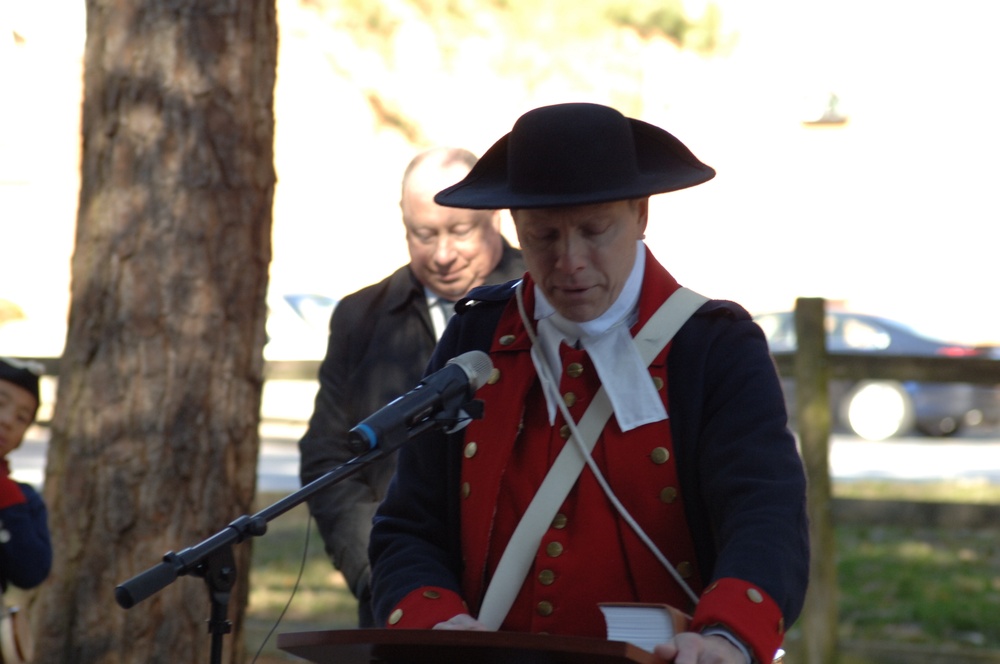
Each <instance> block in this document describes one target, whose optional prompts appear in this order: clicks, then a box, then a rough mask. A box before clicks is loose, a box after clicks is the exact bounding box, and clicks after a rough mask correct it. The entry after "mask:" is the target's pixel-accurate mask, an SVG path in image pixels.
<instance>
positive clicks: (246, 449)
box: [30, 0, 277, 664]
mask: <svg viewBox="0 0 1000 664" xmlns="http://www.w3.org/2000/svg"><path fill="white" fill-rule="evenodd" d="M276 60H277V25H276V11H275V0H117V1H114V0H88V2H87V45H86V52H85V58H84V68H85V74H84V87H85V93H84V103H83V156H82V184H81V191H80V207H79V211H78V218H77V234H76V247H75V251H74V255H73V263H72V275H73V285H72V300H71V305H70V315H69V332H68V336H67V340H66V345H65V352H64V355H63V359H62V363H61V365H60V368H59V372H60V381H59V388H58V394H57V403H56V408H55V413H54V416H53V421H52V437H51V440H50V444H49V458H48V462H47V469H46V477H45V499H46V502H47V504H48V506H49V511H50V519H49V520H50V525H51V528H52V534H53V542H54V547H55V560H54V567H53V572H52V575H51V577H50V578H49V580H48V581H47V582H46V583H45V584H43V587H42V589H41V590H40V591H39V593H38V594H37V596H36V597H35V598H34V600H35V601H34V602H33V603H32V606H31V612H30V616H31V618H32V619H33V623H34V630H35V637H36V642H37V657H36V661H37V662H52V663H59V664H64V663H65V662H81V663H91V662H136V663H138V662H142V663H143V664H146V663H150V662H198V661H208V659H209V644H210V638H209V635H208V634H207V630H206V627H205V621H206V619H207V618H208V617H209V608H210V606H209V597H208V593H207V590H206V585H205V582H204V581H203V580H201V579H200V578H197V577H196V576H182V577H180V578H178V579H177V581H176V582H174V583H172V584H170V585H169V586H167V587H166V588H165V589H163V590H162V591H160V592H158V593H155V594H154V595H153V596H152V597H150V598H149V599H147V600H145V601H144V602H141V603H139V604H138V605H136V606H135V607H134V608H131V609H129V610H125V609H123V608H121V607H119V606H118V605H117V604H116V602H115V600H114V591H115V587H116V586H117V585H118V584H120V583H121V582H123V581H125V580H127V579H129V578H131V577H133V576H135V575H136V574H138V573H140V572H142V571H144V570H146V569H148V568H150V567H152V566H154V565H156V564H157V563H159V562H160V560H161V558H162V556H163V554H164V553H166V552H167V551H180V550H182V549H184V548H186V547H188V546H192V545H194V544H197V543H198V542H200V541H202V540H203V539H205V538H206V537H208V536H210V535H212V534H214V533H216V532H218V531H219V530H221V529H223V528H224V527H225V526H226V524H228V523H229V522H230V521H232V520H233V519H234V518H236V517H238V516H240V515H242V514H246V513H247V512H248V511H249V510H250V509H251V507H252V501H253V496H254V490H255V478H256V462H257V452H258V443H259V441H258V423H259V418H260V395H261V385H262V374H263V359H262V352H261V351H262V348H263V345H264V341H265V333H264V322H265V292H266V288H267V277H268V265H269V262H270V258H271V208H272V199H273V195H274V184H275V173H274V165H273V161H274V160H273V134H274V115H273V95H274V77H275V65H276ZM233 552H234V553H235V555H236V566H237V570H238V579H237V582H236V586H235V588H234V589H233V592H232V595H231V601H230V604H229V617H230V620H232V621H233V622H234V630H233V632H232V633H231V634H229V635H228V636H227V637H226V649H225V650H226V653H225V659H224V661H231V662H238V661H242V660H243V657H242V654H243V645H242V616H243V613H244V609H245V607H246V600H247V578H248V572H249V560H250V542H245V543H242V544H239V545H237V546H235V547H234V550H233Z"/></svg>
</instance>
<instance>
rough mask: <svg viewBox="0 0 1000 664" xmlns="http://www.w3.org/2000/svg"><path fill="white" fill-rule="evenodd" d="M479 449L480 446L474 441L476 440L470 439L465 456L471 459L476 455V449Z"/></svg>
mask: <svg viewBox="0 0 1000 664" xmlns="http://www.w3.org/2000/svg"><path fill="white" fill-rule="evenodd" d="M478 450H479V446H478V445H476V441H474V440H473V441H470V442H469V443H467V444H466V445H465V458H466V459H471V458H472V457H474V456H476V451H478Z"/></svg>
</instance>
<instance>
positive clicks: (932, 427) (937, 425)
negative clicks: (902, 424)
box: [917, 417, 962, 438]
mask: <svg viewBox="0 0 1000 664" xmlns="http://www.w3.org/2000/svg"><path fill="white" fill-rule="evenodd" d="M961 428H962V423H961V421H960V420H959V419H958V418H956V417H941V418H938V419H936V420H923V421H920V422H917V431H919V432H920V433H922V434H924V435H925V436H931V437H934V438H947V437H948V436H954V435H955V434H956V433H958V430H959V429H961Z"/></svg>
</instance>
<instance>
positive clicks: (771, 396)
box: [668, 302, 809, 625]
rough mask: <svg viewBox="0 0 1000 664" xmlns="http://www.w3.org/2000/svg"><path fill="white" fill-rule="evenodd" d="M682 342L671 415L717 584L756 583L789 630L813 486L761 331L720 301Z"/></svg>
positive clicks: (692, 517)
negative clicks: (729, 581) (731, 579)
mask: <svg viewBox="0 0 1000 664" xmlns="http://www.w3.org/2000/svg"><path fill="white" fill-rule="evenodd" d="M706 306H707V308H705V309H703V310H702V312H701V313H700V315H698V316H696V317H694V318H692V320H691V321H689V323H688V325H685V327H684V329H683V330H682V331H681V333H679V334H678V336H677V337H676V338H675V340H674V346H673V348H672V349H671V351H670V355H669V359H668V363H669V364H668V379H669V381H670V416H671V425H672V431H673V433H674V438H675V444H676V445H678V464H679V469H680V472H681V481H682V482H683V483H684V485H685V486H686V487H696V489H695V490H694V492H693V495H692V492H685V501H686V507H687V510H688V519H689V523H690V524H691V527H692V529H693V530H695V531H698V532H699V533H700V534H699V535H698V536H696V537H695V541H696V542H697V543H698V546H699V562H700V563H701V567H702V570H703V572H705V573H706V576H707V577H708V578H706V583H707V582H708V581H710V580H711V579H718V578H724V577H734V578H738V579H743V580H746V581H749V582H751V583H755V584H757V585H759V586H760V587H762V588H763V589H764V590H766V591H767V592H768V594H769V595H770V596H771V597H772V598H773V599H774V600H775V601H776V602H777V603H778V604H779V606H780V607H781V609H782V612H783V614H784V616H785V620H786V622H787V624H789V625H790V624H791V623H792V622H793V621H794V620H795V618H796V617H797V616H798V615H799V612H800V611H801V608H802V603H803V601H804V596H805V589H806V584H807V581H808V569H809V536H808V524H807V516H806V499H805V494H806V478H805V472H804V469H803V465H802V460H801V457H800V455H799V452H798V448H797V445H796V441H795V438H794V436H793V435H792V433H791V431H790V430H789V429H788V426H787V421H788V418H787V413H786V410H785V402H784V398H783V395H782V391H781V385H780V382H779V379H778V375H777V372H776V370H775V367H774V362H773V360H772V358H771V355H770V353H769V351H768V346H767V341H766V339H765V337H764V334H763V332H762V331H761V329H760V327H759V326H758V325H757V324H756V323H754V322H753V321H752V320H751V319H750V316H749V315H748V314H747V313H746V312H745V311H744V310H743V309H742V308H740V307H738V305H733V304H731V303H719V302H715V303H710V304H709V305H706Z"/></svg>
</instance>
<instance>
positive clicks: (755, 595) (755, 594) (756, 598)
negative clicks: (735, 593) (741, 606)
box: [747, 588, 764, 604]
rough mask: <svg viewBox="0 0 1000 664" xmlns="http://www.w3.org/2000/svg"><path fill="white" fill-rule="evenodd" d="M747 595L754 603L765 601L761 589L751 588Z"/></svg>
mask: <svg viewBox="0 0 1000 664" xmlns="http://www.w3.org/2000/svg"><path fill="white" fill-rule="evenodd" d="M747 597H749V598H750V601H751V602H753V603H754V604H760V603H761V602H763V601H764V596H763V595H761V594H760V591H759V590H757V589H756V588H751V589H749V590H748V591H747Z"/></svg>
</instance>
